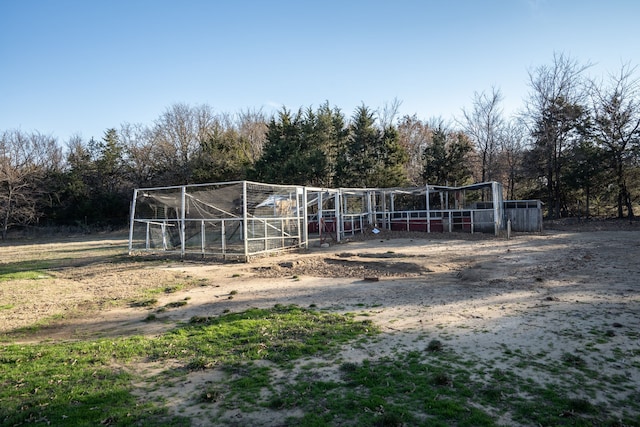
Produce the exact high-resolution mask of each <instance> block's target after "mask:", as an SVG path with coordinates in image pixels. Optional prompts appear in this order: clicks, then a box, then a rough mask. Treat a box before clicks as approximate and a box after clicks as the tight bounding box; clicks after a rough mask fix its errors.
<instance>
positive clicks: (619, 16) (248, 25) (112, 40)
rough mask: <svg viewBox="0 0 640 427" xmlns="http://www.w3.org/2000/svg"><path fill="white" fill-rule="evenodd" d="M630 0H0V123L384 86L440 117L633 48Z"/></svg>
mask: <svg viewBox="0 0 640 427" xmlns="http://www.w3.org/2000/svg"><path fill="white" fill-rule="evenodd" d="M639 19H640V1H637V0H606V1H605V0H438V1H436V0H384V1H382V0H314V1H312V0H309V1H305V0H219V1H218V0H173V1H169V0H0V131H3V130H8V129H21V130H23V131H25V132H31V131H39V132H41V133H44V134H50V135H53V136H55V137H57V138H58V140H59V142H60V143H61V144H64V142H66V141H67V140H68V139H69V137H70V136H72V135H74V134H79V135H81V136H82V137H83V138H85V139H87V140H88V139H89V138H91V137H95V138H97V139H100V138H102V137H103V136H104V131H105V130H106V129H108V128H111V127H115V128H119V127H120V125H121V124H123V123H125V122H128V123H142V124H146V125H151V124H153V121H154V120H156V119H157V118H158V117H159V116H160V114H161V113H162V112H163V111H165V110H166V109H167V108H168V107H169V106H171V105H172V104H175V103H186V104H189V105H194V106H195V105H198V104H208V105H210V106H211V107H212V108H213V109H214V111H215V112H227V113H236V112H239V111H241V110H246V109H262V110H263V111H264V112H266V113H268V114H271V113H272V112H274V111H277V110H278V109H279V108H280V107H282V106H286V107H287V108H289V109H295V110H297V109H298V108H299V107H305V108H306V107H309V106H312V107H314V108H315V107H317V106H318V105H319V104H322V103H323V102H325V101H328V102H329V104H330V105H331V106H336V107H338V108H340V109H341V110H342V111H343V112H344V113H345V115H346V116H348V117H350V116H351V115H352V114H353V112H354V110H355V108H356V107H357V106H359V105H362V104H364V105H366V106H368V107H370V108H372V109H377V108H380V107H382V106H383V105H384V104H385V103H390V102H391V101H393V100H394V99H397V100H399V101H401V102H402V104H401V107H400V113H401V114H403V115H404V114H411V115H412V114H416V115H417V116H418V118H421V119H425V120H426V119H430V118H434V117H441V118H443V119H445V120H451V119H453V118H454V117H459V116H460V115H461V110H462V108H467V109H470V108H471V102H472V99H473V95H474V92H482V91H486V92H490V91H491V88H492V87H497V88H499V89H500V90H501V91H502V93H503V95H504V97H505V101H504V103H503V107H504V110H505V112H506V113H509V112H512V111H514V110H516V109H518V108H520V107H521V106H522V104H523V99H524V98H526V96H527V93H528V91H529V88H528V82H529V74H528V72H529V71H531V70H533V69H534V68H536V67H539V66H541V65H551V64H552V63H553V55H554V52H556V53H563V54H565V55H569V56H571V57H572V58H574V59H576V60H577V61H579V62H581V63H587V62H591V63H593V64H595V65H594V66H593V67H592V68H591V69H590V70H589V74H590V75H596V76H601V75H606V73H608V72H614V73H615V72H619V71H620V68H621V66H622V64H623V63H630V64H631V65H633V66H635V65H638V64H639V63H640V22H639V21H638V20H639Z"/></svg>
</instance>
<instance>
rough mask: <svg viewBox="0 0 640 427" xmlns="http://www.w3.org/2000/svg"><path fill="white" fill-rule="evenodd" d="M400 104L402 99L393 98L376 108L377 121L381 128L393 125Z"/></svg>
mask: <svg viewBox="0 0 640 427" xmlns="http://www.w3.org/2000/svg"><path fill="white" fill-rule="evenodd" d="M401 105H402V101H400V100H399V99H398V98H393V101H391V102H385V103H384V105H383V106H382V109H381V110H378V123H380V127H381V128H382V129H386V128H388V127H390V126H393V124H394V122H395V121H396V117H398V113H399V111H400V106H401Z"/></svg>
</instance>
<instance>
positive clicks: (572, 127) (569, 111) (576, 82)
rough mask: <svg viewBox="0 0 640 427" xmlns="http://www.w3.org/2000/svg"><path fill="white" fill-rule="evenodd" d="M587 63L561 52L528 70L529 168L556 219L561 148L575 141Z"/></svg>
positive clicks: (562, 160) (559, 208) (560, 206)
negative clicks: (531, 144) (550, 61)
mask: <svg viewBox="0 0 640 427" xmlns="http://www.w3.org/2000/svg"><path fill="white" fill-rule="evenodd" d="M588 67H589V66H588V65H581V64H579V63H578V62H577V61H576V60H574V59H572V58H570V57H567V56H565V55H563V54H554V58H553V64H552V65H551V66H540V67H538V68H536V69H535V70H533V71H531V72H530V73H529V79H530V86H531V89H532V92H531V94H530V97H529V99H528V100H527V102H526V104H525V113H524V118H525V119H526V123H527V126H528V128H529V132H530V134H531V135H532V137H533V138H534V147H533V151H532V154H533V155H532V156H531V159H532V160H533V161H532V162H531V165H530V166H531V167H535V168H537V169H538V171H539V174H540V176H539V178H540V182H543V183H545V186H546V189H547V206H548V208H549V216H551V217H555V218H558V217H560V216H561V211H562V210H563V208H564V207H565V206H566V201H565V200H564V191H563V188H562V187H561V186H562V173H563V167H564V163H565V151H566V150H567V148H568V146H569V144H571V142H572V141H576V140H579V131H580V127H581V126H582V121H583V120H584V119H585V118H586V108H585V107H584V103H585V101H586V100H585V98H586V91H585V87H584V77H583V72H584V71H585V70H586V69H587V68H588Z"/></svg>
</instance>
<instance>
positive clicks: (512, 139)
mask: <svg viewBox="0 0 640 427" xmlns="http://www.w3.org/2000/svg"><path fill="white" fill-rule="evenodd" d="M526 142H527V136H526V130H525V128H524V126H522V124H521V123H520V122H519V121H517V120H512V121H510V122H509V123H507V124H505V126H504V127H503V128H502V132H501V134H500V154H499V156H500V162H501V163H502V164H503V165H504V177H505V181H506V183H507V188H506V191H507V194H506V196H507V199H509V200H515V199H517V198H518V197H517V196H516V184H517V183H518V182H520V181H521V180H520V174H521V168H522V159H523V154H524V150H525V146H526Z"/></svg>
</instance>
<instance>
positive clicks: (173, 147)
mask: <svg viewBox="0 0 640 427" xmlns="http://www.w3.org/2000/svg"><path fill="white" fill-rule="evenodd" d="M214 122H215V116H214V114H213V111H212V109H211V107H209V106H208V105H200V106H196V107H191V106H189V105H187V104H174V105H172V106H171V107H169V108H168V109H167V110H166V111H165V112H164V113H163V114H162V115H161V116H160V118H159V119H158V120H157V121H156V123H155V127H154V138H155V143H154V144H155V145H157V149H158V150H159V157H160V158H159V159H158V160H160V162H161V165H162V167H163V169H164V171H165V173H167V174H169V175H170V176H172V178H171V179H172V180H175V181H176V182H175V184H178V183H181V184H186V183H189V182H190V180H191V171H190V163H191V160H192V159H193V157H194V156H195V155H196V154H197V153H198V151H199V149H200V147H201V146H202V143H204V142H206V141H208V140H209V139H210V137H211V134H212V129H213V126H214ZM171 172H173V173H171Z"/></svg>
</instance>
